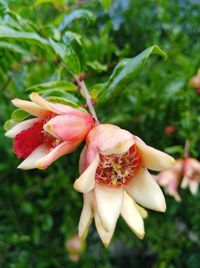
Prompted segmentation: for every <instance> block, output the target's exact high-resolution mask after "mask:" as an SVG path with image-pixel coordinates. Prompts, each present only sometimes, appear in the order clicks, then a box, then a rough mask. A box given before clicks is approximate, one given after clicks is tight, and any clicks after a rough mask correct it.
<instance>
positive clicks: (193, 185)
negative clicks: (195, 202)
mask: <svg viewBox="0 0 200 268" xmlns="http://www.w3.org/2000/svg"><path fill="white" fill-rule="evenodd" d="M189 188H190V192H191V194H193V195H196V194H197V192H198V189H199V182H198V181H195V180H190V181H189Z"/></svg>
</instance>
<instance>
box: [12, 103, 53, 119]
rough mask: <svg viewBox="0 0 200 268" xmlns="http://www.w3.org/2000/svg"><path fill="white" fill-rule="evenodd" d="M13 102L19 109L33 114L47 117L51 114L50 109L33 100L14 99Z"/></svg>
mask: <svg viewBox="0 0 200 268" xmlns="http://www.w3.org/2000/svg"><path fill="white" fill-rule="evenodd" d="M12 103H13V104H14V105H15V106H16V107H17V108H19V109H21V110H23V111H25V112H27V113H29V114H32V115H34V116H37V117H41V118H46V117H48V115H49V111H48V109H45V108H43V107H41V106H40V105H38V104H36V103H33V102H31V101H25V100H20V99H14V100H12Z"/></svg>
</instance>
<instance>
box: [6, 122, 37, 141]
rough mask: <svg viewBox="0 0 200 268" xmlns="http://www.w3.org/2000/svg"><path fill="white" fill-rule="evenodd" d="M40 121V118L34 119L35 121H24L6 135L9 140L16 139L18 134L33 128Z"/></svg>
mask: <svg viewBox="0 0 200 268" xmlns="http://www.w3.org/2000/svg"><path fill="white" fill-rule="evenodd" d="M40 120H41V119H39V118H33V119H28V120H25V121H22V122H20V123H19V124H17V125H15V126H14V127H12V128H11V129H9V130H8V131H7V132H6V133H5V136H6V137H8V138H15V136H16V135H17V134H19V133H20V132H22V131H23V130H26V129H28V128H30V127H32V126H33V125H34V124H35V123H36V122H39V121H40Z"/></svg>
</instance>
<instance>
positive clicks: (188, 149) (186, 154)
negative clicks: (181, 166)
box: [184, 140, 190, 158]
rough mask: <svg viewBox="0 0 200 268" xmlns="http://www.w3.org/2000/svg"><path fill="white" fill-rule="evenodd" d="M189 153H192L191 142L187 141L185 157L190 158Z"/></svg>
mask: <svg viewBox="0 0 200 268" xmlns="http://www.w3.org/2000/svg"><path fill="white" fill-rule="evenodd" d="M189 151H190V142H189V140H185V147H184V157H185V158H187V157H189Z"/></svg>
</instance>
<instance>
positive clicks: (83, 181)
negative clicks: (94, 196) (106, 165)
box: [74, 154, 99, 193]
mask: <svg viewBox="0 0 200 268" xmlns="http://www.w3.org/2000/svg"><path fill="white" fill-rule="evenodd" d="M98 164H99V155H98V154H96V157H95V158H94V160H93V162H92V163H91V164H90V165H89V167H88V168H87V169H86V170H85V171H84V172H83V173H82V174H81V176H80V177H79V178H78V179H77V180H76V181H75V182H74V188H75V189H76V190H77V191H78V192H82V193H88V192H90V191H91V190H92V189H93V188H94V186H95V174H96V169H97V166H98Z"/></svg>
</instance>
